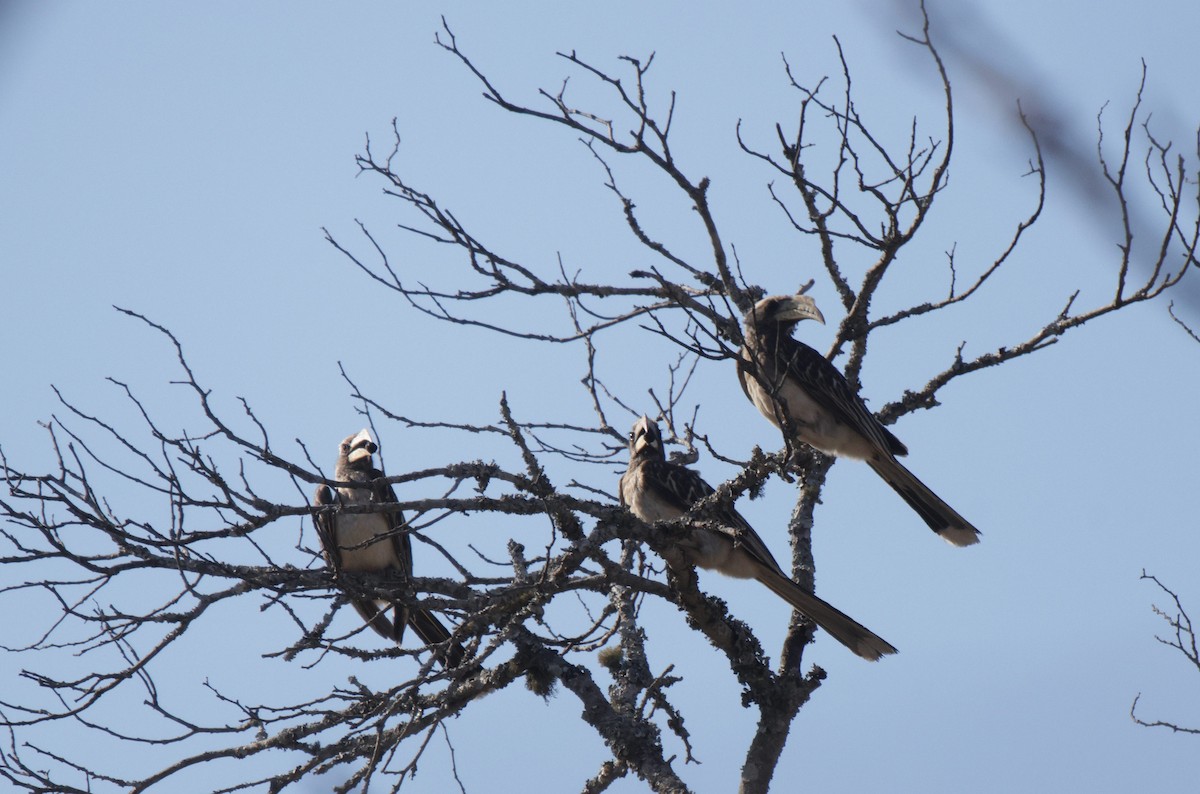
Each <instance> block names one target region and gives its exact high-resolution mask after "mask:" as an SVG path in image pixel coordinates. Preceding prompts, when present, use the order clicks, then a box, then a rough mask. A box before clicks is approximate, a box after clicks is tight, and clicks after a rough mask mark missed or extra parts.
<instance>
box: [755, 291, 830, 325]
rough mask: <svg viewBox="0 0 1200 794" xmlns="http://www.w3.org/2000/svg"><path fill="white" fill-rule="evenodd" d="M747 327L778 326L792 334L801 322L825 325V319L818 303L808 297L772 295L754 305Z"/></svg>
mask: <svg viewBox="0 0 1200 794" xmlns="http://www.w3.org/2000/svg"><path fill="white" fill-rule="evenodd" d="M746 320H747V325H751V326H755V327H758V328H764V327H766V328H769V327H771V326H772V325H774V326H777V327H778V328H779V329H780V330H781V331H784V332H786V333H791V331H792V329H793V328H795V327H796V323H798V322H800V321H801V320H816V321H817V322H819V323H820V324H821V325H824V324H825V317H824V316H823V315H822V314H821V310H820V309H818V308H817V304H816V301H814V300H813V299H812V298H810V297H808V296H807V295H771V296H770V297H767V298H763V299H762V300H760V301H759V302H758V303H756V304H754V308H753V309H751V310H750V314H749V315H748V316H747V318H746Z"/></svg>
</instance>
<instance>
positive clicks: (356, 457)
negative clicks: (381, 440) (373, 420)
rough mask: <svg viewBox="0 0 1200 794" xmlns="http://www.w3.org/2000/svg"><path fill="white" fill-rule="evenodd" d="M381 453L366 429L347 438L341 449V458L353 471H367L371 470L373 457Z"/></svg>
mask: <svg viewBox="0 0 1200 794" xmlns="http://www.w3.org/2000/svg"><path fill="white" fill-rule="evenodd" d="M377 451H379V447H378V445H376V443H375V442H374V441H373V440H372V439H371V432H370V431H369V430H367V429H366V428H363V429H362V430H359V431H358V432H357V433H355V434H354V435H352V436H347V437H346V439H345V440H344V441H342V445H341V447H340V448H339V453H340V457H341V458H342V459H343V460H345V461H346V466H347V467H348V468H351V469H361V470H364V471H365V470H367V469H370V468H371V456H372V455H374V454H375V453H376V452H377Z"/></svg>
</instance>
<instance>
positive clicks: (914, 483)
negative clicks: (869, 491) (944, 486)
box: [867, 458, 980, 546]
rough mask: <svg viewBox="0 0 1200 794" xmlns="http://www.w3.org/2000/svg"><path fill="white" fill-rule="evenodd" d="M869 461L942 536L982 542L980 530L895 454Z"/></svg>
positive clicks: (961, 541) (957, 542)
mask: <svg viewBox="0 0 1200 794" xmlns="http://www.w3.org/2000/svg"><path fill="white" fill-rule="evenodd" d="M867 463H868V464H870V466H871V468H872V469H874V470H875V473H876V474H878V475H879V476H880V477H882V478H883V481H884V482H886V483H887V484H888V485H890V486H891V487H892V490H894V491H895V492H896V493H898V494H900V497H901V498H902V499H904V501H906V502H908V506H909V507H911V508H912V509H913V510H915V511H916V512H917V515H919V516H920V517H921V519H922V520H923V521H924V522H925V523H926V524H928V525H929V528H930V529H932V530H933V531H934V532H936V533H937V534H938V535H940V536H941V538H942V540H944V541H946V542H947V543H950V544H952V545H955V546H970V545H973V544H975V543H978V542H979V534H980V533H979V530H978V529H976V528H975V527H974V526H973V525H972V524H971V522H970V521H967V519H965V518H963V517H962V516H961V515H959V514H958V513H957V512H956V511H955V510H954V508H952V507H951V506H950V505H948V504H946V503H945V502H943V501H942V498H941V497H940V496H938V495H937V494H935V493H934V492H933V491H931V490H929V486H927V485H926V484H925V483H923V482H921V481H920V480H919V479H917V475H915V474H913V473H912V472H911V471H909V470H908V469H906V468H905V467H904V464H902V463H901V462H900V461H898V460H896V459H895V458H882V459H877V458H872V459H870V460H868V461H867Z"/></svg>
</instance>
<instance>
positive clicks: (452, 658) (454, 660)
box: [408, 608, 467, 667]
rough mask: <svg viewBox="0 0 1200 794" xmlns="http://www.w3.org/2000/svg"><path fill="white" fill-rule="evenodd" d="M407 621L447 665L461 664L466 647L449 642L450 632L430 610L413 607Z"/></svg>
mask: <svg viewBox="0 0 1200 794" xmlns="http://www.w3.org/2000/svg"><path fill="white" fill-rule="evenodd" d="M408 622H409V624H411V625H412V627H413V631H415V632H416V633H417V636H418V637H420V638H421V642H423V643H425V644H426V645H429V646H432V648H433V650H434V652H435V653H438V654H440V655H443V656H442V658H443V659H444V661H445V665H446V666H447V667H458V666H459V665H460V664H462V661H463V659H464V658H465V657H466V655H467V651H466V649H465V648H463V646H462V644H461V643H458V642H450V632H449V631H448V630H447V629H446V627H445V626H444V625H442V622H441V621H440V620H438V619H437V618H436V617H434V615H433V613H432V612H430V611H429V610H428V609H420V608H417V609H414V610H412V612H411V613H410V614H409V616H408ZM447 642H449V645H447V644H446V643H447Z"/></svg>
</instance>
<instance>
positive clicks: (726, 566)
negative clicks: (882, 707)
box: [620, 416, 896, 661]
mask: <svg viewBox="0 0 1200 794" xmlns="http://www.w3.org/2000/svg"><path fill="white" fill-rule="evenodd" d="M711 493H713V488H712V486H711V485H709V484H708V483H706V482H705V481H704V480H703V479H702V478H701V477H700V475H699V474H696V473H695V472H694V471H692V470H691V469H688V468H687V467H685V466H681V465H679V464H677V463H673V462H670V461H668V460H667V459H666V457H665V456H664V454H663V443H662V435H661V434H660V432H659V429H658V424H657V423H656V422H652V421H650V419H648V418H647V417H645V416H643V417H641V418H640V419H638V421H637V423H636V424H634V426H633V430H632V431H631V432H630V434H629V468H628V469H627V470H626V472H625V474H624V475H622V476H621V483H620V495H621V504H622V505H624V506H626V507H628V508H629V510H630V511H631V512H632V513H633V514H634V515H635V516H637V517H638V518H640V519H641V520H642V521H645V522H646V523H648V524H652V523H654V522H655V521H671V520H673V519H676V518H679V517H680V516H683V515H685V514H686V513H687V512H688V511H689V510H690V509H691V508H692V506H693V505H694V504H696V503H697V502H699V501H700V500H701V499H703V498H704V497H706V496H708V495H709V494H711ZM676 544H677V546H678V548H679V549H680V551H682V552H683V556H684V558H685V559H686V560H687V561H688V563H690V564H692V565H698V566H700V567H701V568H707V569H710V570H716V571H719V572H720V573H723V574H725V575H726V576H733V577H736V578H739V579H755V580H757V581H759V582H761V583H762V584H764V585H766V586H767V588H769V589H770V590H771V592H773V593H775V595H777V596H779V597H780V598H782V599H783V600H784V601H787V602H788V603H789V604H791V605H792V607H793V608H795V609H796V610H797V611H798V612H800V613H801V614H803V615H804V616H806V617H808V618H809V619H810V620H812V621H813V622H814V623H816V624H817V625H818V626H820V627H821V628H822V629H824V630H825V631H827V632H829V634H830V636H832V637H833V638H834V639H836V640H837V641H838V642H840V643H841V644H842V645H845V646H846V647H847V648H849V649H850V650H851V651H853V652H854V653H856V654H858V655H859V656H861V657H862V658H864V659H868V660H870V661H876V660H878V659H879V658H880V657H881V656H884V655H886V654H891V653H895V652H896V649H895V648H894V647H893V646H892V645H891V644H890V643H888V642H887V641H886V640H884V639H882V638H880V637H879V636H877V635H876V634H874V633H873V632H871V631H870V630H869V629H867V628H866V627H865V626H863V625H862V624H860V623H858V622H857V621H855V620H854V619H853V618H851V617H850V616H849V615H846V614H845V613H843V612H841V611H839V610H838V609H836V608H835V607H833V606H831V605H830V604H828V603H826V602H825V601H823V600H821V599H820V598H817V597H816V596H815V595H813V594H812V593H810V592H808V591H807V590H805V589H804V588H802V587H801V586H800V585H798V584H796V583H795V582H793V581H792V580H791V579H790V578H789V577H788V576H787V575H786V574H785V573H784V572H783V569H782V568H780V567H779V563H777V562H776V561H775V558H774V557H772V556H771V552H770V550H769V549H767V546H766V544H765V543H763V541H762V538H760V537H759V536H758V533H757V532H755V531H754V528H753V527H751V526H750V524H748V523H747V522H746V519H744V518H742V516H741V515H740V514H738V512H737V511H736V510H734V509H733V508H732V507H731V506H721V507H718V508H716V509H715V511H714V513H713V514H712V516H711V518H709V517H705V518H703V519H700V520H699V522H698V523H697V525H696V526H695V527H694V528H693V529H691V530H690V531H689V532H688V533H687V534H686V535H681V536H680V537H679V539H678V540H677V541H676Z"/></svg>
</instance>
